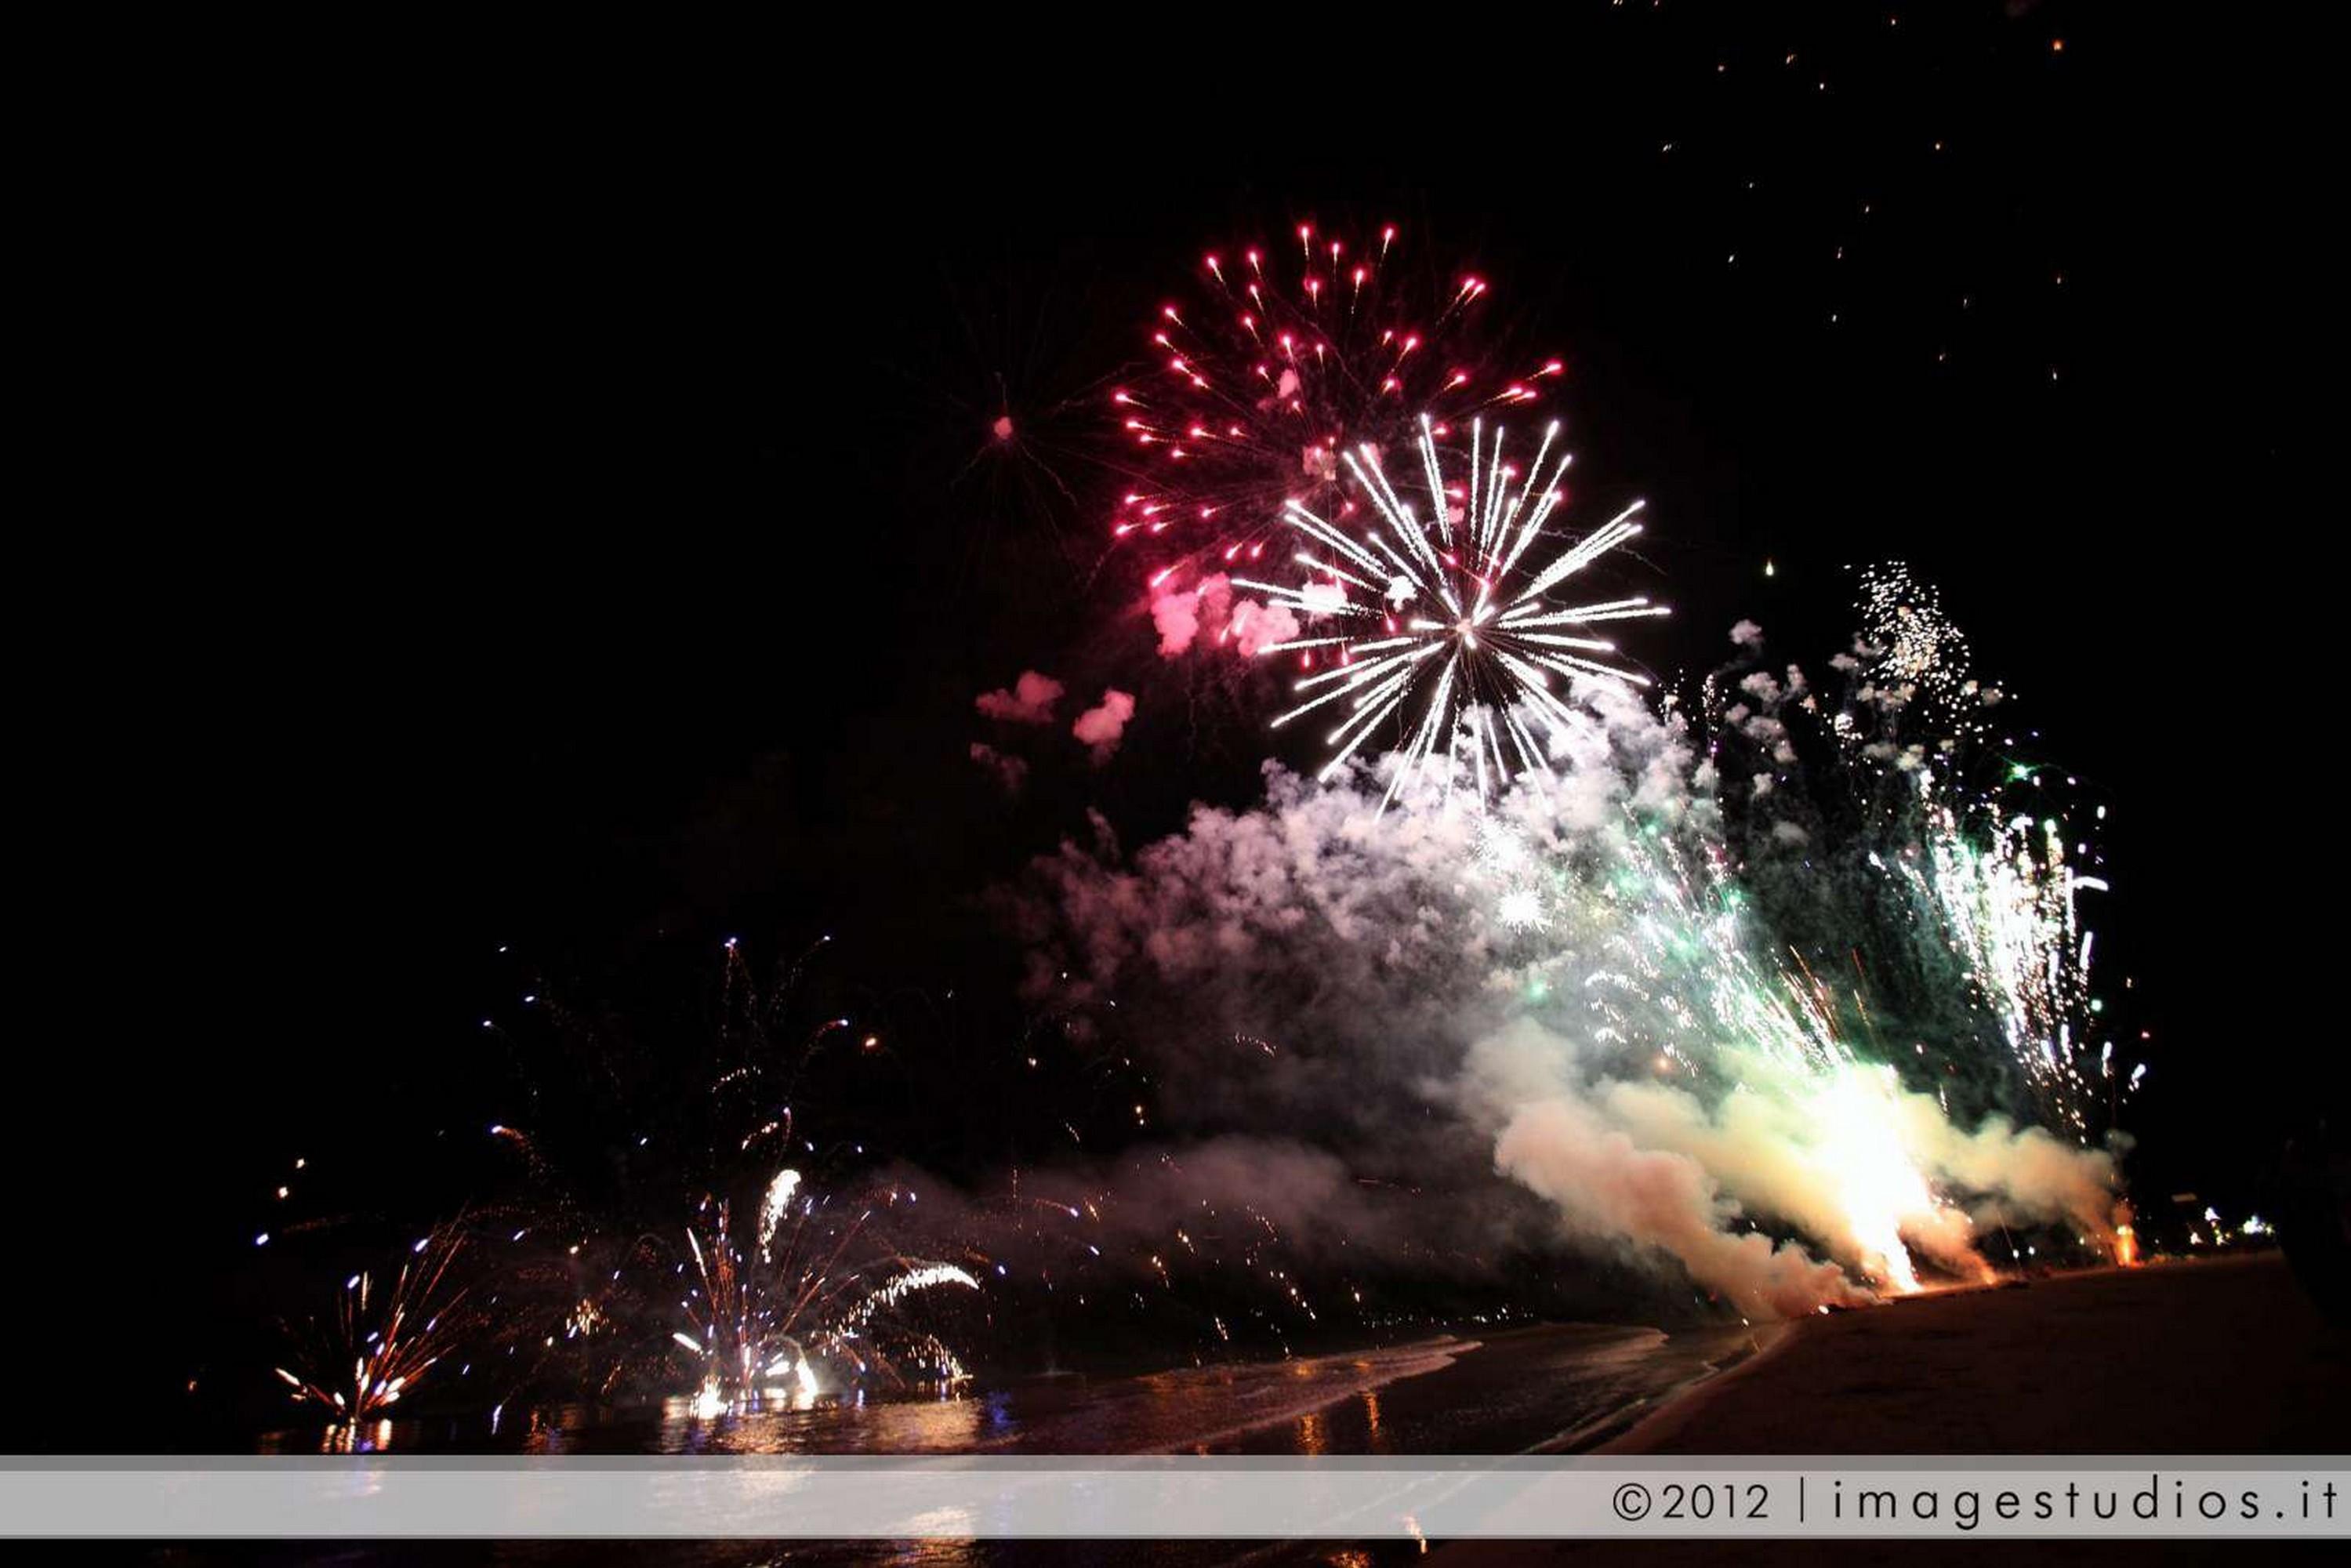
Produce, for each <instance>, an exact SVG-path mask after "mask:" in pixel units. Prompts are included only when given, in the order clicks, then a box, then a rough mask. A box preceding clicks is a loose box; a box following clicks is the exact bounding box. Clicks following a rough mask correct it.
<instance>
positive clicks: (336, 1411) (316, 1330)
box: [276, 1228, 471, 1430]
mask: <svg viewBox="0 0 2351 1568" xmlns="http://www.w3.org/2000/svg"><path fill="white" fill-rule="evenodd" d="M463 1249H464V1239H463V1238H462V1237H461V1236H460V1235H459V1233H458V1232H457V1231H456V1230H455V1228H442V1229H437V1230H435V1231H434V1232H433V1233H432V1234H430V1235H428V1236H425V1237H423V1239H420V1240H418V1241H417V1242H416V1244H415V1246H414V1247H413V1249H411V1250H410V1253H409V1256H408V1257H407V1258H405V1259H403V1260H402V1262H401V1265H400V1270H399V1272H398V1273H397V1274H395V1275H394V1276H393V1278H392V1285H391V1288H390V1289H388V1290H387V1289H384V1288H382V1287H381V1286H380V1285H379V1284H378V1283H377V1281H376V1277H375V1274H374V1272H373V1271H372V1270H362V1271H360V1272H359V1273H356V1274H353V1275H351V1276H350V1278H349V1279H348V1280H346V1281H343V1287H342V1289H341V1291H339V1292H338V1293H337V1295H336V1298H335V1306H334V1311H333V1312H332V1313H331V1314H330V1315H329V1317H328V1318H326V1319H324V1320H318V1319H313V1320H312V1321H311V1322H310V1323H309V1324H308V1330H307V1332H306V1333H296V1334H294V1335H292V1336H290V1337H292V1339H293V1340H294V1342H295V1344H296V1347H297V1350H298V1354H297V1355H296V1357H295V1358H294V1360H295V1364H296V1365H297V1366H299V1367H301V1368H302V1370H301V1371H298V1372H297V1371H292V1370H289V1369H287V1368H286V1367H283V1366H280V1367H277V1368H276V1371H277V1376H278V1377H279V1379H280V1380H281V1381H283V1382H284V1383H285V1384H286V1385H287V1386H288V1387H289V1388H291V1389H292V1390H293V1391H294V1402H295V1403H296V1404H298V1405H301V1404H308V1405H314V1406H318V1407H319V1408H320V1409H322V1410H324V1411H326V1412H327V1413H329V1415H330V1416H332V1417H333V1418H334V1420H335V1422H336V1423H337V1424H338V1425H339V1426H340V1427H342V1428H343V1429H344V1430H350V1428H352V1427H356V1426H357V1425H358V1424H359V1423H360V1422H362V1421H369V1420H373V1419H375V1418H376V1417H378V1416H381V1415H383V1414H384V1413H385V1412H387V1411H389V1410H390V1409H391V1407H392V1406H394V1405H397V1404H399V1403H400V1400H401V1397H402V1396H403V1395H406V1394H410V1393H413V1392H414V1391H415V1389H416V1386H417V1385H419V1384H420V1383H421V1382H423V1378H424V1375H425V1374H426V1373H427V1372H429V1371H431V1370H432V1368H433V1367H434V1365H435V1364H438V1363H439V1362H440V1361H441V1359H442V1358H443V1356H444V1355H445V1354H447V1352H448V1351H449V1349H450V1347H451V1346H452V1344H453V1343H455V1341H456V1340H457V1338H458V1337H459V1336H460V1334H461V1333H462V1332H463V1331H464V1330H465V1328H466V1327H468V1326H469V1324H470V1321H471V1320H470V1317H469V1316H468V1314H467V1312H466V1306H467V1301H468V1292H467V1291H466V1290H465V1287H463V1286H461V1285H459V1284H457V1283H456V1281H455V1277H454V1276H453V1274H452V1272H451V1269H452V1265H454V1264H455V1262H456V1260H457V1258H458V1255H459V1253H460V1252H461V1251H462V1250H463Z"/></svg>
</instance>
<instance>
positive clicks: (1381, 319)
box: [1111, 224, 1564, 591]
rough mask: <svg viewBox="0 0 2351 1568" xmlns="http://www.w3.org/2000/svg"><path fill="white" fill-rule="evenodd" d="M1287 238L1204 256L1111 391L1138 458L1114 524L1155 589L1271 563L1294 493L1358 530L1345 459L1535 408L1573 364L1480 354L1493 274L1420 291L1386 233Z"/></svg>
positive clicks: (1304, 232) (1307, 231)
mask: <svg viewBox="0 0 2351 1568" xmlns="http://www.w3.org/2000/svg"><path fill="white" fill-rule="evenodd" d="M1294 240H1295V243H1294V244H1284V245H1280V246H1262V245H1259V246H1246V247H1243V248H1241V249H1238V250H1235V251H1217V252H1211V253H1210V254H1208V255H1207V256H1204V257H1202V259H1201V262H1200V266H1199V270H1198V274H1197V278H1198V282H1199V285H1200V287H1201V295H1200V297H1199V298H1196V300H1194V301H1192V302H1190V303H1185V304H1174V303H1171V304H1168V305H1165V306H1163V307H1162V308H1161V310H1160V312H1159V316H1158V318H1157V319H1156V320H1155V322H1154V323H1153V326H1152V330H1151V339H1150V349H1151V360H1152V363H1151V368H1150V370H1149V371H1148V372H1147V373H1146V374H1145V375H1144V377H1143V378H1141V379H1139V380H1137V381H1134V382H1129V383H1126V384H1124V385H1122V386H1121V387H1119V388H1118V389H1117V390H1116V391H1115V392H1113V394H1112V399H1111V402H1112V406H1113V412H1114V413H1115V414H1116V415H1117V417H1118V423H1119V434H1120V435H1121V437H1122V438H1123V441H1124V442H1125V443H1126V444H1127V445H1128V446H1129V448H1130V449H1131V452H1132V455H1133V456H1134V459H1135V465H1134V477H1133V479H1132V481H1131V482H1130V483H1129V484H1128V485H1127V486H1126V487H1125V489H1124V491H1123V494H1122V495H1121V496H1120V497H1119V501H1118V505H1117V507H1116V511H1115V515H1114V517H1113V522H1112V528H1111V531H1112V534H1113V539H1114V540H1115V541H1117V542H1118V543H1120V544H1121V545H1124V546H1132V547H1134V549H1137V550H1138V551H1139V553H1140V554H1141V557H1142V559H1144V560H1145V561H1147V562H1149V563H1150V564H1149V566H1148V569H1147V573H1148V576H1149V579H1150V583H1151V586H1152V588H1153V589H1154V590H1155V591H1157V590H1160V589H1163V588H1169V589H1174V588H1184V587H1187V586H1191V582H1190V580H1193V579H1197V578H1198V577H1200V576H1201V575H1202V574H1203V573H1207V572H1216V571H1219V570H1224V569H1225V568H1228V567H1241V568H1247V567H1248V566H1249V565H1250V564H1251V563H1254V562H1258V561H1260V560H1261V559H1263V558H1264V556H1265V553H1266V551H1267V549H1269V548H1270V545H1271V543H1272V541H1273V539H1274V538H1276V536H1277V535H1278V533H1279V528H1280V525H1279V523H1278V522H1277V521H1276V520H1275V519H1276V518H1277V517H1279V515H1280V507H1281V503H1282V502H1283V501H1284V500H1285V499H1289V498H1295V499H1298V500H1300V501H1302V502H1304V503H1305V504H1307V505H1309V506H1311V507H1314V508H1315V509H1316V510H1317V511H1319V512H1322V513H1323V514H1325V515H1328V516H1332V517H1336V518H1338V519H1340V520H1341V521H1342V522H1346V521H1350V520H1352V518H1353V513H1354V511H1355V509H1356V508H1357V507H1359V506H1363V505H1367V504H1368V497H1367V496H1366V495H1365V493H1364V491H1363V490H1362V489H1361V488H1360V486H1359V485H1358V483H1357V481H1356V480H1355V478H1354V476H1353V475H1351V474H1350V473H1349V472H1348V471H1347V467H1346V465H1345V463H1344V461H1343V454H1344V453H1345V452H1348V451H1352V450H1353V449H1355V448H1357V447H1359V446H1362V445H1364V444H1370V445H1372V446H1373V447H1374V448H1375V449H1388V448H1394V449H1396V450H1402V449H1403V448H1404V447H1405V446H1406V445H1408V444H1410V442H1411V440H1412V438H1413V434H1414V428H1415V422H1416V418H1417V416H1418V415H1419V414H1420V413H1423V412H1428V413H1433V414H1434V415H1435V416H1436V417H1437V418H1438V419H1439V420H1442V421H1458V420H1461V419H1467V418H1468V417H1469V416H1471V415H1472V414H1474V413H1478V412H1479V411H1480V410H1485V409H1490V408H1496V407H1515V406H1518V405H1521V404H1526V403H1531V402H1537V401H1539V400H1540V398H1541V388H1542V387H1543V385H1544V384H1545V383H1546V382H1549V381H1551V380H1552V379H1553V378H1556V377H1558V376H1559V375H1560V374H1562V371H1563V370H1564V366H1563V365H1562V362H1561V361H1559V360H1557V359H1539V360H1536V361H1532V362H1527V363H1520V362H1518V361H1513V360H1510V359H1507V358H1504V357H1502V356H1500V355H1498V354H1496V353H1494V352H1492V351H1490V350H1486V349H1485V348H1483V347H1482V346H1481V345H1480V343H1479V340H1478V338H1479V333H1478V328H1479V321H1478V318H1479V315H1480V314H1481V308H1482V302H1483V301H1484V299H1485V298H1486V296H1487V294H1488V293H1489V286H1488V284H1487V282H1486V280H1485V279H1484V278H1483V277H1479V276H1477V275H1475V274H1470V273H1463V274H1458V275H1454V276H1452V277H1448V278H1447V281H1446V282H1444V283H1443V284H1440V285H1438V286H1437V287H1435V288H1434V289H1430V288H1426V287H1419V286H1418V280H1417V279H1416V277H1414V276H1413V274H1412V271H1411V269H1410V268H1408V267H1405V266H1404V265H1402V256H1400V254H1399V253H1398V252H1397V251H1396V248H1395V247H1396V230H1395V226H1394V225H1387V226H1385V227H1384V228H1382V229H1381V230H1380V231H1379V234H1378V235H1377V236H1376V237H1375V238H1374V239H1373V240H1371V241H1369V242H1368V243H1366V242H1361V241H1357V240H1353V239H1351V238H1349V237H1347V236H1344V235H1330V234H1322V233H1318V232H1317V231H1316V229H1315V228H1314V226H1313V225H1311V224H1301V225H1299V227H1298V228H1297V230H1296V232H1295V235H1294ZM1423 276H1424V277H1425V276H1426V274H1425V273H1424V274H1423ZM1498 366H1508V367H1509V368H1508V369H1498V368H1496V367H1498Z"/></svg>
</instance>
